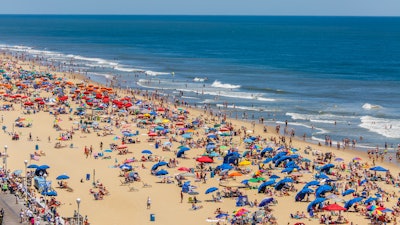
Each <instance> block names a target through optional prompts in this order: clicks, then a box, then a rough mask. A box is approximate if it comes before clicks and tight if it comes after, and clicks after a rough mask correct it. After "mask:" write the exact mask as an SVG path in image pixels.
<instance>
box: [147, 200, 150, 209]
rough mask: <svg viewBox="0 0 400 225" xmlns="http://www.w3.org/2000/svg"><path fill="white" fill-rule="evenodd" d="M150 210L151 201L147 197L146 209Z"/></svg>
mask: <svg viewBox="0 0 400 225" xmlns="http://www.w3.org/2000/svg"><path fill="white" fill-rule="evenodd" d="M150 208H151V199H150V197H147V209H150Z"/></svg>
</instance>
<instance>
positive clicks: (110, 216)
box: [0, 54, 400, 225]
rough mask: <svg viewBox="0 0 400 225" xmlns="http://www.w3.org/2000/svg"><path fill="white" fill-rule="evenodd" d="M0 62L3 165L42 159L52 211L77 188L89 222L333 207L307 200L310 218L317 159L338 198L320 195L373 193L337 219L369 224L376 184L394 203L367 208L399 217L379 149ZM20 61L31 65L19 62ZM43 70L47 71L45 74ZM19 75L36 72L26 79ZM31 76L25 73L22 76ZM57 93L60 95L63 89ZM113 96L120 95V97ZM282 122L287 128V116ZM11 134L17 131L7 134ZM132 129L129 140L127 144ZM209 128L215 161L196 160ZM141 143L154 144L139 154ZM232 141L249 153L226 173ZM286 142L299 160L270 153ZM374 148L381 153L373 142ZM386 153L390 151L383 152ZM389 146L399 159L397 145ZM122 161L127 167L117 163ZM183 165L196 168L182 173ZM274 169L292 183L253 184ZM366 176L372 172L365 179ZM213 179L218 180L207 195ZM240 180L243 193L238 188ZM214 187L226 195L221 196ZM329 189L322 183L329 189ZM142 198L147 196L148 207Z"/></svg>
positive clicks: (394, 169) (392, 181)
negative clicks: (311, 137) (305, 192)
mask: <svg viewBox="0 0 400 225" xmlns="http://www.w3.org/2000/svg"><path fill="white" fill-rule="evenodd" d="M0 61H1V65H0V69H2V70H3V72H2V73H3V74H7V76H3V82H2V85H1V87H0V91H1V93H0V96H1V99H0V105H1V106H2V111H1V112H0V115H1V126H2V128H3V130H2V131H1V132H0V133H1V134H0V143H2V145H3V146H1V148H2V149H3V150H0V151H1V152H4V151H5V150H4V148H5V147H4V146H7V147H6V148H7V150H6V151H7V157H6V165H5V161H4V160H3V165H2V168H3V169H4V167H5V166H6V168H7V170H8V171H9V172H8V175H9V176H16V175H13V172H14V171H16V170H22V173H19V174H20V176H22V177H25V165H24V160H27V161H28V163H27V165H31V164H36V165H48V166H49V167H50V168H48V169H46V172H47V173H48V174H47V177H46V178H45V179H46V180H47V181H51V182H52V188H53V189H54V190H55V191H56V192H57V196H56V197H55V198H56V200H57V201H58V202H59V205H58V206H57V207H56V210H57V212H58V213H59V215H60V216H61V217H65V218H67V217H73V215H74V211H75V210H77V208H78V205H77V202H76V199H77V198H79V199H80V200H81V202H80V204H79V212H80V214H81V215H82V216H83V217H85V216H87V218H88V223H90V224H105V225H106V224H107V225H108V224H110V225H111V224H113V225H122V224H163V225H169V224H217V223H219V224H225V223H226V224H230V222H228V220H229V221H231V220H232V219H233V218H234V217H235V216H234V215H235V214H237V213H240V211H248V212H245V213H243V215H240V216H238V218H239V219H244V218H247V217H248V218H249V220H251V219H252V218H253V212H256V211H259V212H260V213H259V215H261V216H259V217H260V219H259V221H263V222H259V223H258V224H274V223H275V224H295V223H299V222H300V223H304V224H320V221H321V220H320V217H321V215H331V212H330V211H326V210H321V211H319V212H317V210H316V209H314V210H315V212H313V213H314V214H316V215H318V218H310V214H309V212H307V207H308V205H309V203H310V202H311V201H313V200H314V199H316V197H315V191H316V189H317V188H318V186H310V188H311V189H312V190H313V193H311V194H310V195H309V201H308V202H307V201H306V200H305V199H304V200H302V201H295V196H296V194H297V193H298V192H299V191H300V190H302V188H303V187H304V185H305V184H306V183H307V182H309V181H312V180H315V177H314V176H315V175H316V174H320V171H319V170H318V169H320V168H322V167H323V166H324V165H328V164H333V165H334V167H333V168H331V169H328V170H327V171H326V173H327V174H328V175H329V179H318V182H320V184H321V185H320V186H322V184H323V183H324V182H326V180H330V179H331V180H334V181H331V182H329V185H330V186H332V187H333V186H335V188H336V189H337V191H336V192H335V194H336V195H337V196H336V198H331V199H325V201H324V203H325V205H329V204H328V202H329V203H335V202H336V203H337V204H339V205H340V206H345V202H348V201H349V200H352V199H354V198H356V197H358V196H361V195H363V194H362V192H368V196H365V198H363V200H362V202H359V203H356V205H357V204H359V206H358V209H357V210H358V212H355V209H354V205H353V206H351V207H349V209H348V210H347V211H343V212H341V213H340V215H341V216H343V217H344V218H345V220H343V221H347V223H349V224H367V223H369V222H370V219H368V218H367V217H366V216H365V215H366V214H367V213H369V212H367V211H368V210H367V205H368V204H364V203H363V202H364V201H365V200H366V199H367V198H368V197H369V196H375V193H380V197H379V196H378V198H379V199H377V200H376V201H375V202H374V204H376V205H380V206H382V207H384V208H387V209H390V210H391V211H386V212H375V213H371V214H373V215H376V214H378V215H386V219H392V220H391V222H392V223H393V224H396V222H394V221H393V218H395V217H396V215H398V211H396V204H397V202H398V198H399V190H400V189H399V182H400V180H399V179H400V170H399V168H398V166H396V164H394V163H390V162H388V161H387V160H384V161H381V158H380V157H379V158H378V159H377V160H375V159H374V160H373V158H374V157H370V156H369V155H368V154H367V153H365V152H361V151H357V150H355V149H352V148H351V147H346V149H343V148H340V149H337V148H336V145H335V144H334V145H333V146H332V147H329V146H325V145H322V146H318V145H314V144H311V143H308V142H306V141H303V140H302V139H301V138H297V137H290V135H286V136H284V135H282V133H281V132H279V133H277V132H276V131H275V130H276V128H275V127H264V125H263V124H260V123H258V122H257V121H256V122H253V123H252V122H251V121H241V120H234V119H231V118H226V117H224V115H221V116H215V115H212V113H211V112H210V111H209V109H207V110H204V109H201V108H193V107H192V106H189V105H185V104H180V102H178V101H177V102H174V103H171V102H166V100H165V99H164V98H163V96H162V95H158V94H157V93H150V92H144V91H139V90H119V89H115V88H107V87H105V85H102V84H97V83H94V82H91V81H90V80H87V78H85V77H83V76H81V75H79V74H66V73H59V72H56V71H54V70H53V69H54V68H48V67H43V66H39V65H38V64H37V62H27V61H21V60H20V59H16V58H12V57H11V56H8V55H4V54H2V55H1V58H0ZM22 69H24V70H26V71H30V72H27V73H24V72H21V71H22ZM32 71H36V73H31V72H32ZM41 72H43V73H41ZM47 73H50V74H52V76H48V75H45V74H47ZM20 74H31V75H32V74H36V76H32V77H34V78H29V79H28V78H26V79H25V78H23V79H21V77H20V76H19V75H20ZM41 74H43V75H41ZM39 75H40V76H39ZM26 77H29V76H28V75H26ZM26 80H29V82H24V81H26ZM102 88H103V89H102ZM16 95H19V97H15V96H16ZM13 96H14V97H13ZM62 96H66V99H64V100H62ZM104 96H109V97H107V99H108V100H104V99H105V97H104ZM86 97H87V98H86ZM89 99H91V100H89ZM27 102H30V103H27ZM41 102H43V103H41ZM112 105H114V107H113V106H112ZM118 105H122V106H121V107H120V108H119V107H118ZM100 106H101V107H100ZM83 112H85V113H83ZM153 112H155V113H156V114H152V113H153ZM214 113H216V112H214ZM147 114H148V115H147ZM194 121H196V122H195V123H193V122H194ZM287 126H288V129H289V130H290V122H289V123H288V124H287ZM158 127H160V128H158ZM210 128H213V129H210ZM265 129H266V130H265ZM280 129H282V130H283V129H284V127H281V128H280ZM165 130H168V132H167V131H165ZM15 134H17V135H18V136H19V140H12V137H13V136H14V135H15ZM224 134H226V136H225V135H224ZM228 134H229V135H228ZM234 134H236V135H234ZM185 135H187V136H185ZM210 135H215V136H216V137H217V138H216V139H214V138H213V137H210ZM207 137H208V138H207ZM129 139H131V142H135V143H129ZM149 139H150V140H149ZM207 139H208V142H213V143H214V145H215V147H214V148H212V149H214V154H215V156H213V157H211V158H212V161H213V162H212V163H203V164H202V165H203V166H201V165H200V163H199V162H198V161H196V159H197V158H199V157H201V156H203V155H205V154H206V153H207V151H206V150H207V147H206V146H207ZM283 139H285V140H283ZM57 145H58V147H57ZM114 145H115V147H114V148H112V146H114ZM180 146H185V147H187V148H189V149H190V150H187V151H185V152H184V157H178V156H177V153H178V152H180V150H181V148H180ZM281 146H286V147H283V148H281ZM85 148H86V149H87V151H88V154H87V155H86V154H85ZM266 148H271V149H272V150H271V153H266V155H264V156H263V157H262V156H261V155H260V154H261V152H262V150H263V149H266ZM210 149H211V148H210ZM293 149H295V150H293ZM107 150H109V151H107ZM144 150H149V152H151V153H152V154H148V152H146V153H142V152H143V151H144ZM229 150H231V151H234V152H238V154H239V155H240V156H243V155H245V154H244V153H245V152H246V151H248V154H246V155H245V156H244V157H240V158H238V165H232V166H233V167H235V168H237V169H236V170H235V169H232V170H230V171H224V172H225V173H226V175H222V174H224V173H221V171H216V170H215V168H216V167H217V166H221V165H222V163H223V159H224V156H225V155H227V153H228V151H229ZM281 151H284V152H286V154H288V155H297V156H296V158H295V157H293V160H292V159H290V161H292V162H296V163H297V165H298V168H297V169H294V170H293V171H290V172H289V173H282V170H283V169H285V167H284V165H285V164H287V163H288V161H284V162H283V163H282V164H280V165H278V166H275V160H274V161H272V160H271V161H269V162H265V160H266V159H267V158H268V157H270V158H272V157H273V156H275V155H277V154H278V152H281ZM381 151H382V152H384V151H383V149H379V152H381ZM329 152H331V157H330V159H329V158H326V160H325V161H324V157H325V156H326V154H325V153H329ZM208 154H210V151H209V152H208ZM357 157H359V158H357ZM385 157H386V159H388V157H389V156H388V155H386V156H385ZM391 157H393V158H392V161H396V159H395V157H394V156H391ZM208 158H209V157H208ZM142 159H146V161H144V160H142ZM306 159H307V160H306ZM228 160H229V159H228ZM246 160H248V161H247V162H246ZM288 160H289V159H288ZM124 162H126V165H127V167H129V166H131V167H132V168H126V169H121V168H120V166H121V165H123V164H124ZM159 162H166V163H167V164H168V165H167V166H160V167H159V168H157V170H154V171H153V173H157V172H159V171H160V170H161V169H165V170H166V171H168V174H167V175H160V176H156V175H153V174H152V169H151V168H152V167H153V166H154V165H155V164H156V163H159ZM349 163H350V164H349ZM234 164H235V163H234ZM343 164H344V165H345V166H346V168H343V167H342V165H343ZM374 166H382V167H384V168H386V169H387V170H389V171H390V173H388V172H379V171H378V172H374V171H371V170H370V168H372V167H374ZM210 167H211V169H210ZM26 170H27V171H32V173H33V172H34V171H35V169H29V168H27V169H26ZM186 170H187V171H186ZM188 171H190V172H194V173H191V174H188V173H190V172H188ZM233 171H237V176H235V175H234V174H232V173H233ZM182 173H187V174H186V175H182V176H181V177H184V180H181V184H179V183H180V182H179V181H178V179H176V175H179V174H182ZM63 174H66V175H68V176H69V179H66V180H62V181H63V182H67V185H64V187H63V188H60V187H59V186H60V185H59V184H58V182H60V180H57V179H56V178H57V177H58V176H59V175H63ZM201 174H203V176H204V175H205V179H202V178H201ZM274 174H275V175H277V176H279V177H280V178H278V179H277V180H276V181H275V183H277V182H279V181H280V180H281V179H283V178H285V177H291V178H292V179H294V180H295V182H293V183H292V182H289V183H287V185H288V186H287V187H288V190H287V191H283V189H282V190H277V189H276V188H274V186H270V187H268V188H267V189H269V188H270V190H271V191H270V193H268V194H267V193H258V187H259V186H260V185H261V184H262V183H263V182H264V180H265V181H267V180H269V179H270V176H272V175H274ZM375 174H377V175H381V176H382V177H383V178H382V181H372V180H371V179H372V177H375ZM389 174H390V175H389ZM3 176H4V174H3ZM88 176H90V178H89V179H87V178H88ZM137 176H138V177H137ZM196 176H200V177H196ZM252 178H254V179H255V178H258V179H259V181H254V180H252V181H249V182H248V184H243V182H242V181H243V180H246V179H247V180H249V179H252ZM365 179H366V180H367V182H365V183H364V184H360V182H361V181H362V180H365ZM131 180H135V181H131ZM127 181H129V182H127ZM187 181H190V185H191V186H193V187H190V190H192V191H189V192H188V193H184V192H182V190H183V188H182V184H183V183H185V182H187ZM253 181H254V182H253ZM244 183H245V182H244ZM327 185H328V184H327ZM211 187H216V188H217V190H216V191H214V192H212V193H209V194H205V192H206V190H208V189H209V188H211ZM226 187H230V190H227V189H226ZM239 187H240V188H239ZM236 189H237V192H240V194H238V193H236V192H235V191H236ZM349 189H354V191H355V192H354V193H351V194H348V195H346V196H343V194H342V193H343V192H344V191H346V190H349ZM30 190H31V194H32V196H36V197H37V198H40V196H41V194H40V193H39V191H38V190H37V189H35V188H34V187H33V185H32V186H31V187H30ZM231 191H232V192H235V195H233V196H237V194H238V195H245V196H247V199H248V200H249V201H248V202H246V203H245V205H243V206H236V201H237V197H224V194H223V193H224V192H231ZM99 192H101V193H99ZM218 192H219V193H220V195H221V196H222V198H220V199H218V197H217V196H218V195H217V193H218ZM267 192H268V191H267ZM333 193H334V191H328V192H327V193H325V195H324V196H325V197H327V196H328V195H330V194H333ZM182 195H183V197H182ZM281 195H282V196H281ZM194 197H195V198H196V199H197V200H198V201H199V202H198V203H196V204H195V206H196V207H199V208H198V209H196V210H194V209H193V207H194V206H193V204H192V203H189V202H188V199H189V198H191V199H193V198H194ZM213 197H214V198H215V201H214V200H213ZM46 198H47V199H50V198H51V197H50V196H46ZM96 198H99V199H98V200H96ZM149 198H150V199H151V204H150V207H148V206H147V202H148V199H149ZM181 198H183V200H182V202H181ZM265 198H273V199H274V201H273V202H275V203H271V204H269V205H268V207H257V206H254V205H255V204H254V202H255V201H256V204H257V203H260V202H261V201H262V200H263V199H265ZM217 209H220V211H219V212H217ZM241 209H245V210H241ZM364 210H365V212H364ZM392 211H393V212H392ZM221 212H225V213H226V214H228V215H227V218H228V220H224V219H221V220H218V219H217V218H216V216H217V215H218V214H221ZM297 212H299V213H300V214H301V213H302V212H304V214H305V216H306V218H301V219H296V218H292V217H291V214H292V215H295V214H296V213H297ZM333 217H334V220H336V219H337V218H338V216H337V215H334V216H333ZM152 219H154V221H151V220H152ZM249 224H251V222H249Z"/></svg>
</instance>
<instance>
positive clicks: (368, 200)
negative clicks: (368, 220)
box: [364, 197, 378, 204]
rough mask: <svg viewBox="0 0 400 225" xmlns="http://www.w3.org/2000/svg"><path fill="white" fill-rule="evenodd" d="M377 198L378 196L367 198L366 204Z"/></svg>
mask: <svg viewBox="0 0 400 225" xmlns="http://www.w3.org/2000/svg"><path fill="white" fill-rule="evenodd" d="M376 200H378V198H373V197H369V198H368V199H366V200H365V201H364V204H368V203H370V202H373V201H376Z"/></svg>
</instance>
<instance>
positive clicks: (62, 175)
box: [56, 174, 69, 180]
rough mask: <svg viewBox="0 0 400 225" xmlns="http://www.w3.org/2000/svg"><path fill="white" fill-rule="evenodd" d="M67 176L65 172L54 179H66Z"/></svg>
mask: <svg viewBox="0 0 400 225" xmlns="http://www.w3.org/2000/svg"><path fill="white" fill-rule="evenodd" d="M68 179H69V176H68V175H67V174H61V175H59V176H58V177H56V180H68Z"/></svg>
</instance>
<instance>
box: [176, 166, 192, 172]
mask: <svg viewBox="0 0 400 225" xmlns="http://www.w3.org/2000/svg"><path fill="white" fill-rule="evenodd" d="M178 170H179V171H186V172H189V171H190V169H189V168H187V167H179V168H178Z"/></svg>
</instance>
